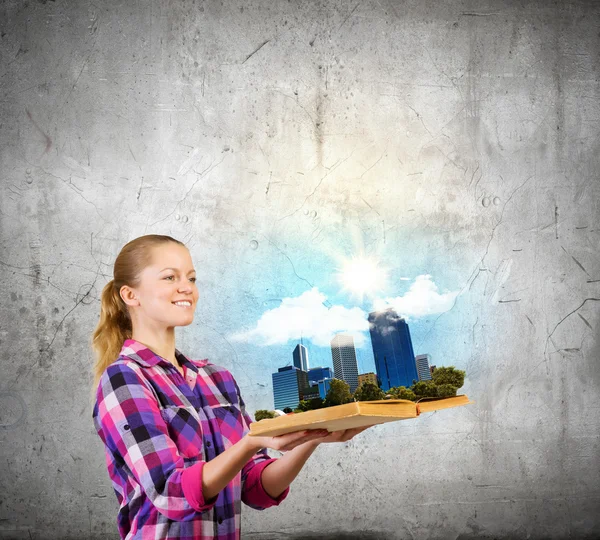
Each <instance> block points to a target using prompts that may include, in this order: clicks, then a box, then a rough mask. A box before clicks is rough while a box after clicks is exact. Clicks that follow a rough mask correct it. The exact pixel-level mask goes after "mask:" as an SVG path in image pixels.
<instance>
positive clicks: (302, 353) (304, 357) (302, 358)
mask: <svg viewBox="0 0 600 540" xmlns="http://www.w3.org/2000/svg"><path fill="white" fill-rule="evenodd" d="M294 366H296V367H297V368H298V369H301V370H302V371H308V351H307V350H306V347H305V346H304V345H301V344H300V343H298V345H296V348H295V349H294Z"/></svg>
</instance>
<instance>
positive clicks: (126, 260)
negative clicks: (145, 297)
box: [92, 234, 185, 394]
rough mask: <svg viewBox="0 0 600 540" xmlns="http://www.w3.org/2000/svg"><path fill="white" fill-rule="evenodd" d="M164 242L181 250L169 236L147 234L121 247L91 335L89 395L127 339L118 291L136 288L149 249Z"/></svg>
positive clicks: (128, 320) (149, 259)
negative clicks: (92, 365) (92, 361)
mask: <svg viewBox="0 0 600 540" xmlns="http://www.w3.org/2000/svg"><path fill="white" fill-rule="evenodd" d="M168 242H174V243H175V244H179V245H181V246H184V247H185V244H184V243H183V242H180V241H179V240H175V238H171V237H170V236H163V235H158V234H148V235H146V236H140V237H139V238H136V239H135V240H132V241H131V242H129V243H127V244H125V245H124V246H123V248H122V249H121V252H120V253H119V255H118V256H117V258H116V260H115V264H114V267H113V276H114V278H113V279H112V280H110V281H109V282H108V283H107V284H106V285H105V286H104V289H102V299H101V306H100V320H99V322H98V325H97V326H96V329H95V330H94V333H93V334H92V349H93V350H94V353H95V356H96V363H95V364H94V384H93V387H92V392H93V394H95V392H96V389H97V387H98V383H99V381H100V377H101V376H102V373H104V370H105V369H106V368H107V367H108V366H110V365H111V364H112V363H113V362H115V361H116V360H117V358H118V357H119V353H120V352H121V348H122V347H123V343H124V342H125V340H126V339H129V338H131V332H132V326H131V317H130V316H129V311H128V309H127V305H126V304H125V302H124V301H123V299H122V298H121V294H120V292H119V291H120V290H121V287H123V285H127V286H129V287H137V286H139V283H140V275H141V273H142V271H143V270H144V268H146V267H147V266H148V265H150V264H151V262H152V249H153V248H155V247H157V246H161V245H164V244H166V243H168Z"/></svg>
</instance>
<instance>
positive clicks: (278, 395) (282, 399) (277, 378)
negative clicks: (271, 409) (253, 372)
mask: <svg viewBox="0 0 600 540" xmlns="http://www.w3.org/2000/svg"><path fill="white" fill-rule="evenodd" d="M271 377H272V379H273V398H274V399H273V400H274V405H275V408H276V409H280V410H283V409H285V408H286V407H290V408H291V409H295V408H296V407H297V406H298V403H300V399H301V393H302V391H303V390H304V389H305V388H306V387H307V386H308V378H307V376H306V372H305V371H302V370H301V369H298V368H297V367H295V366H286V367H282V368H279V370H278V371H277V373H273V374H272V375H271Z"/></svg>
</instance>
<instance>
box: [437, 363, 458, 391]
mask: <svg viewBox="0 0 600 540" xmlns="http://www.w3.org/2000/svg"><path fill="white" fill-rule="evenodd" d="M433 382H434V383H435V384H437V385H438V386H441V385H442V384H451V385H452V386H454V387H455V388H457V389H458V388H460V387H461V386H462V385H463V384H465V372H464V371H463V370H461V369H456V368H455V367H454V366H448V367H439V368H436V369H434V370H433Z"/></svg>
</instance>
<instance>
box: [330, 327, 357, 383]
mask: <svg viewBox="0 0 600 540" xmlns="http://www.w3.org/2000/svg"><path fill="white" fill-rule="evenodd" d="M331 356H332V357H333V371H334V373H335V378H336V379H340V380H342V381H345V382H347V383H348V386H350V392H354V391H355V390H356V389H357V388H358V364H357V363H356V350H355V349H354V338H353V337H352V336H347V335H344V334H336V335H335V336H334V338H333V339H332V340H331Z"/></svg>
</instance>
